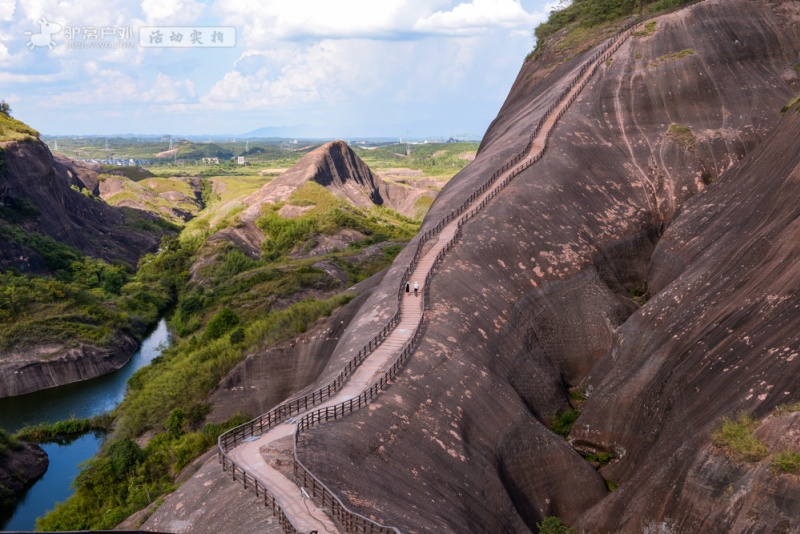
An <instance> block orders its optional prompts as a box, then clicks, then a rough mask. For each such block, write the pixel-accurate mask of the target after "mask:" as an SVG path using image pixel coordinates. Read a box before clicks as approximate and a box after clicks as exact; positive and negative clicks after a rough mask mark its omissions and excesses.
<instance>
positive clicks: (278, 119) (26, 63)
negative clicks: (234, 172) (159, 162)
mask: <svg viewBox="0 0 800 534" xmlns="http://www.w3.org/2000/svg"><path fill="white" fill-rule="evenodd" d="M551 5H552V4H551V3H549V2H548V1H547V0H338V1H334V0H266V1H264V0H207V1H200V0H138V1H134V0H0V98H3V99H5V100H6V101H8V102H9V103H10V104H11V107H12V111H13V114H14V116H16V117H17V118H19V119H21V120H23V121H25V122H27V123H29V124H30V125H31V126H33V127H34V128H36V129H38V130H39V131H41V132H42V133H45V134H53V135H66V134H121V133H135V134H166V133H169V134H174V135H241V134H244V133H246V132H250V131H253V130H256V129H259V128H274V129H275V130H273V132H274V133H276V134H277V135H281V134H283V135H285V136H306V137H341V138H348V137H359V136H362V137H366V136H386V137H393V136H397V137H400V136H404V137H405V136H411V137H433V136H452V135H457V134H465V133H472V134H475V135H478V136H480V135H483V133H484V131H485V130H486V127H487V126H488V125H489V122H491V120H492V119H493V118H494V117H495V115H496V113H497V111H498V109H499V108H500V105H501V104H502V102H503V100H504V98H505V96H506V94H507V93H508V90H509V88H510V86H511V83H512V82H513V81H514V78H515V77H516V75H517V72H518V70H519V67H520V65H521V64H522V61H523V59H524V57H525V55H526V54H527V53H528V52H529V51H530V50H531V48H532V47H533V44H534V41H533V36H532V31H533V28H534V27H535V26H536V25H537V24H538V23H539V22H541V21H543V20H544V19H545V17H546V13H547V12H548V9H549V8H550V7H551ZM159 39H160V42H159ZM179 39H180V40H179ZM234 39H235V43H234Z"/></svg>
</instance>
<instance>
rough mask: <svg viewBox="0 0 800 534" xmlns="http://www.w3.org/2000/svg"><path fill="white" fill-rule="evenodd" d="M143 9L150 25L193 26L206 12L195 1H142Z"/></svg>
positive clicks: (201, 5) (202, 6)
mask: <svg viewBox="0 0 800 534" xmlns="http://www.w3.org/2000/svg"><path fill="white" fill-rule="evenodd" d="M141 7H142V13H143V14H144V17H145V19H146V20H147V22H148V24H167V23H174V24H176V25H184V24H191V23H193V22H194V21H195V20H197V18H198V17H200V15H201V14H202V13H203V10H204V5H203V4H202V3H200V2H196V1H194V0H170V1H165V0H142V3H141ZM254 7H255V6H252V5H251V8H254Z"/></svg>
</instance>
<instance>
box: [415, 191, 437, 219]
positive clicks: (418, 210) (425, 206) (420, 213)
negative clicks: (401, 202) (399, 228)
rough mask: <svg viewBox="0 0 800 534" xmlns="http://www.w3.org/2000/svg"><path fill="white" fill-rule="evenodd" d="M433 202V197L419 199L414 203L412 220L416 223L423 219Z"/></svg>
mask: <svg viewBox="0 0 800 534" xmlns="http://www.w3.org/2000/svg"><path fill="white" fill-rule="evenodd" d="M433 201H434V198H433V197H427V196H426V197H419V198H418V199H417V200H416V202H414V218H415V219H417V220H418V221H421V220H422V219H424V218H425V214H427V213H428V210H429V209H431V206H433Z"/></svg>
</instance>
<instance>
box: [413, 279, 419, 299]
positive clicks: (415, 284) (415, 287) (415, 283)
mask: <svg viewBox="0 0 800 534" xmlns="http://www.w3.org/2000/svg"><path fill="white" fill-rule="evenodd" d="M417 291H419V284H418V283H417V282H414V296H415V297H416V296H417Z"/></svg>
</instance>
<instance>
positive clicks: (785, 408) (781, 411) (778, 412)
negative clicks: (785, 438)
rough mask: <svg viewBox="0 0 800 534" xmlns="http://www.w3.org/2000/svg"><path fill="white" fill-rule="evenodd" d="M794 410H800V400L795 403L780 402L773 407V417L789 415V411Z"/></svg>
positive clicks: (792, 411)
mask: <svg viewBox="0 0 800 534" xmlns="http://www.w3.org/2000/svg"><path fill="white" fill-rule="evenodd" d="M795 412H800V402H797V403H795V404H781V405H780V406H778V407H777V408H775V411H774V412H773V415H775V417H783V416H784V415H789V414H790V413H795Z"/></svg>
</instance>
